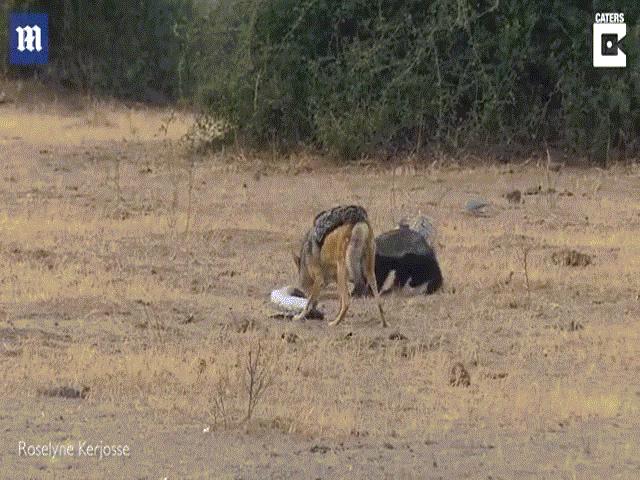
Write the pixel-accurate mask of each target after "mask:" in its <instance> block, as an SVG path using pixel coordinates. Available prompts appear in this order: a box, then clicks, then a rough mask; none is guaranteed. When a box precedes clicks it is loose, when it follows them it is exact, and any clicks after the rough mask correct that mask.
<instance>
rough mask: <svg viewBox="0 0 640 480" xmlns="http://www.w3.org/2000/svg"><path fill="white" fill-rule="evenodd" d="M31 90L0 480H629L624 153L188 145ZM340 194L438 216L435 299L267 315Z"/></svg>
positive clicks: (145, 115) (4, 189) (633, 473)
mask: <svg viewBox="0 0 640 480" xmlns="http://www.w3.org/2000/svg"><path fill="white" fill-rule="evenodd" d="M30 88H33V87H30V86H29V85H20V84H15V83H11V84H9V83H6V82H5V84H4V85H3V87H1V88H0V90H3V89H4V90H5V91H6V92H7V95H6V97H5V99H4V100H3V103H1V104H0V159H1V160H2V162H1V163H0V200H1V205H2V207H1V208H0V371H1V372H2V373H1V374H0V431H1V432H2V434H1V435H0V477H2V478H65V479H66V478H140V479H143V478H144V479H147V478H148V479H157V478H229V479H253V478H255V479H267V478H268V479H280V478H312V479H315V478H321V479H329V478H363V479H365V478H367V479H368V478H389V479H405V478H406V479H410V478H416V479H417V478H420V479H422V478H433V479H437V478H442V479H449V478H451V479H460V478H474V479H476V478H485V479H498V478H503V479H511V478H518V479H525V478H531V479H541V478H550V479H551V478H553V479H557V478H561V479H578V478H579V479H584V478H625V479H626V478H628V479H635V478H640V379H639V378H640V277H639V275H638V272H639V271H640V237H639V232H640V167H639V166H638V165H637V164H633V163H630V164H627V165H619V166H615V167H613V168H611V169H610V170H606V171H603V170H599V169H576V168H570V167H566V166H565V167H559V168H547V163H546V161H545V159H544V158H541V159H537V158H532V159H530V161H528V162H526V163H518V162H514V163H512V164H507V165H497V166H484V167H479V168H471V167H467V166H461V164H456V163H455V162H453V163H452V162H447V163H443V162H438V161H436V162H435V163H431V162H414V161H412V159H411V158H408V159H407V160H406V161H404V162H400V163H397V164H394V165H393V166H386V165H384V164H380V163H375V162H371V163H367V162H362V163H360V164H355V165H350V166H346V167H340V166H337V165H332V164H331V163H330V162H328V161H326V160H322V159H319V158H316V157H313V156H308V155H303V154H298V155H295V156H293V157H290V158H289V157H287V158H278V156H277V154H275V153H266V154H264V155H263V156H257V157H256V156H255V155H249V154H248V153H242V152H239V151H237V150H233V151H231V152H230V151H226V152H225V151H223V152H218V153H215V154H207V155H200V154H198V155H196V154H190V153H188V151H187V150H186V149H185V147H184V144H183V142H181V141H180V139H181V138H182V136H183V135H184V134H185V133H186V132H187V130H188V127H189V125H190V122H191V118H190V117H189V115H186V114H183V113H180V112H172V111H170V110H168V109H165V110H159V109H152V108H148V107H144V106H125V105H122V104H116V103H114V102H107V101H96V100H91V99H87V98H82V97H77V98H75V97H74V98H71V99H70V98H62V99H61V98H58V97H57V96H56V94H55V93H54V92H49V93H48V94H46V95H45V94H43V92H42V91H41V90H39V91H38V92H36V93H37V94H36V93H34V92H32V91H31V90H30ZM36 99H37V100H36ZM434 160H437V159H434ZM560 160H562V159H560ZM514 190H519V191H520V192H521V198H520V199H519V200H518V201H516V200H517V198H516V197H517V195H512V196H510V198H511V200H509V199H508V198H507V196H506V195H507V194H508V193H509V192H513V191H514ZM475 199H482V200H485V201H488V202H489V203H490V206H489V209H488V211H487V212H486V215H485V216H476V215H471V214H469V213H467V212H466V211H465V208H464V207H465V204H466V203H467V202H468V201H469V200H475ZM346 202H349V203H359V204H362V205H363V206H365V207H366V208H367V210H368V211H369V214H370V217H371V220H372V225H373V227H374V229H375V230H376V231H377V232H381V231H383V230H386V229H389V228H392V227H393V226H394V225H395V223H396V222H397V221H398V220H399V219H400V218H401V217H402V216H408V215H413V214H417V213H418V212H421V213H423V214H426V215H429V216H430V217H431V218H432V219H433V220H434V223H435V225H436V227H437V231H438V234H437V251H438V258H439V260H440V262H441V267H442V270H443V275H444V277H445V285H444V287H443V290H442V291H441V292H439V293H437V294H435V295H431V296H419V297H410V296H405V295H402V294H397V293H396V294H392V295H389V296H386V297H385V299H384V308H385V311H386V313H387V318H388V321H389V323H390V324H391V326H390V328H387V329H382V328H381V327H380V326H379V324H378V318H377V310H376V308H375V304H374V302H372V301H370V300H366V299H364V300H354V301H353V303H352V306H351V309H350V311H349V314H348V316H347V318H346V320H345V322H343V323H342V324H341V325H340V326H338V327H334V328H331V327H328V326H327V320H328V319H331V318H332V317H333V316H334V315H335V314H336V312H337V302H336V299H335V293H333V292H331V291H329V292H328V293H327V294H326V295H325V298H324V299H323V301H322V302H321V309H322V310H323V311H324V312H325V314H326V316H327V319H326V320H325V321H319V320H308V321H306V322H304V323H294V322H292V321H290V320H287V319H284V318H277V317H274V316H273V314H274V313H276V311H275V310H274V308H273V307H272V306H271V305H270V304H269V298H268V296H269V292H270V291H271V289H273V288H277V287H281V286H283V285H286V284H290V283H293V282H294V279H295V276H294V266H293V261H292V259H291V252H290V249H291V246H292V245H294V244H295V243H296V242H297V240H298V238H299V237H300V235H301V234H302V232H303V231H304V230H305V228H306V227H307V226H308V225H309V224H310V222H311V219H312V217H313V215H314V214H315V213H316V212H318V211H319V210H321V209H323V208H326V207H329V206H332V205H335V204H339V203H346ZM572 251H573V252H572ZM458 362H460V363H462V364H463V366H464V368H465V370H466V371H467V372H468V374H469V377H470V384H469V385H457V386H455V385H452V384H451V382H450V380H451V379H450V374H451V370H452V368H453V367H454V365H456V364H457V363H458ZM251 379H253V388H251V383H252V382H251ZM249 410H251V413H250V414H249ZM248 417H250V418H248ZM49 443H51V444H52V445H54V446H55V445H57V446H66V447H69V446H70V447H72V449H73V453H74V454H73V455H67V456H63V457H61V456H59V455H58V456H55V457H53V456H51V454H49V455H48V456H45V455H43V454H40V455H38V454H36V453H34V452H35V447H36V446H42V445H49ZM21 445H23V446H24V448H23V450H21ZM86 445H98V446H99V447H100V448H101V449H102V450H101V451H102V452H103V456H102V458H100V457H99V456H91V455H90V454H87V453H86V450H85V449H84V447H85V446H86ZM104 446H115V447H120V452H122V448H123V447H125V446H126V447H128V449H127V452H128V454H127V455H124V454H122V455H117V454H115V453H114V454H111V453H105V449H104V448H103V447H104ZM28 447H31V450H29V449H28ZM81 447H82V448H81ZM113 451H114V452H117V448H114V449H113ZM29 452H31V453H33V454H30V453H29ZM40 452H42V450H40Z"/></svg>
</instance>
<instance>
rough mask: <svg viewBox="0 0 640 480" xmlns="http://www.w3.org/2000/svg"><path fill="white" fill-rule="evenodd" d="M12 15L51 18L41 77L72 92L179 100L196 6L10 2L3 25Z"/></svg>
mask: <svg viewBox="0 0 640 480" xmlns="http://www.w3.org/2000/svg"><path fill="white" fill-rule="evenodd" d="M12 11H31V12H45V13H48V14H49V37H50V38H49V43H50V50H49V56H50V64H49V65H48V66H44V67H38V69H37V71H39V72H40V73H41V74H42V75H43V76H45V77H49V78H50V79H53V80H56V81H58V82H60V83H61V84H62V85H65V86H68V87H71V88H74V89H78V88H81V89H89V90H93V91H98V92H103V93H108V94H112V95H117V96H122V97H128V98H135V99H143V100H145V99H146V100H161V99H163V98H164V99H170V98H177V97H178V95H179V93H180V87H181V86H180V83H179V67H180V59H181V53H182V51H183V41H184V39H183V38H182V37H181V35H180V34H181V31H182V30H183V28H182V27H183V26H184V25H186V24H188V23H190V22H191V19H192V17H193V12H194V9H193V5H192V2H190V1H186V0H138V1H135V2H132V1H125V0H96V1H91V2H87V1H84V0H9V2H8V3H6V4H5V7H4V15H5V18H4V19H3V20H4V24H5V25H6V24H7V20H6V15H7V13H8V12H12ZM3 33H4V32H3ZM6 44H7V42H6V40H5V41H4V42H3V48H5V49H6ZM4 58H5V59H6V58H7V57H6V51H5V55H4ZM5 62H6V60H5ZM5 68H6V67H5ZM12 70H13V71H14V73H18V74H19V73H21V72H30V71H32V70H33V69H32V68H29V69H25V68H18V67H9V71H10V72H11V71H12Z"/></svg>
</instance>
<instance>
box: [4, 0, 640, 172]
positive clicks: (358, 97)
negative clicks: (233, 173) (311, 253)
mask: <svg viewBox="0 0 640 480" xmlns="http://www.w3.org/2000/svg"><path fill="white" fill-rule="evenodd" d="M24 9H29V10H31V11H47V12H49V13H50V16H51V17H50V18H51V20H50V24H51V25H50V29H51V45H52V48H51V57H52V62H51V65H49V66H48V67H46V68H43V69H41V71H42V73H44V74H47V75H48V76H50V77H51V78H55V79H58V80H59V81H60V82H62V83H63V84H67V85H69V86H72V87H74V88H78V87H80V88H87V89H94V90H98V91H101V92H106V93H110V94H114V95H120V96H125V97H131V98H136V99H143V100H144V99H154V98H158V97H165V98H173V99H176V98H183V99H186V100H188V101H193V102H194V103H195V104H196V105H199V106H200V107H201V108H202V109H203V110H204V111H205V112H206V113H207V114H208V115H209V118H208V119H203V121H202V122H201V123H200V125H202V126H203V128H205V129H207V132H209V131H218V130H217V129H215V128H214V129H212V128H211V126H212V122H211V119H216V120H222V121H223V122H224V123H225V125H226V126H227V127H228V128H227V129H226V136H225V138H223V141H238V140H240V141H242V142H245V143H246V144H248V145H255V146H258V147H261V146H264V145H279V146H282V147H292V146H296V145H299V144H304V145H307V146H314V147H318V148H320V149H322V150H325V151H329V152H333V153H336V154H338V155H340V156H342V157H347V158H354V157H357V156H359V155H362V154H368V153H374V152H381V151H387V152H396V151H403V150H404V151H406V150H413V149H421V148H423V147H425V146H430V145H438V146H441V147H445V148H446V147H449V148H452V149H459V148H467V149H474V148H475V149H485V148H494V147H495V148H501V149H521V148H523V147H524V148H539V146H540V145H542V144H544V143H545V142H547V143H549V144H554V145H559V146H564V147H570V148H573V149H575V150H576V151H578V152H580V153H583V154H587V155H588V156H590V157H591V158H592V159H596V160H599V161H600V160H602V159H603V158H607V157H608V156H609V152H610V151H613V150H618V151H620V152H623V153H627V154H637V153H638V152H640V140H639V139H640V67H639V66H640V25H639V24H638V20H639V19H640V3H638V2H632V1H631V0H626V1H618V2H616V3H615V4H614V2H611V1H593V2H566V1H563V0H538V1H534V2H520V1H516V0H501V1H498V0H479V1H470V0H454V1H450V0H403V1H401V0H385V1H381V0H379V1H371V0H156V1H152V0H136V1H133V2H132V1H124V0H96V1H95V2H86V1H81V0H50V1H45V0H9V1H8V3H5V5H4V7H3V9H2V10H0V16H2V15H4V16H5V18H0V20H4V23H5V24H6V14H7V12H8V11H13V10H24ZM598 11H609V12H611V11H622V12H624V13H625V19H626V23H627V26H628V34H627V38H626V39H625V40H624V42H623V45H624V51H625V52H626V54H627V59H628V65H629V66H628V67H627V68H626V69H596V68H593V67H592V54H591V36H592V34H591V28H592V27H591V26H592V23H593V18H594V13H595V12H598ZM1 35H5V38H3V37H1V36H0V43H1V46H0V48H4V49H5V50H4V51H3V50H0V53H4V57H5V58H6V31H3V32H2V33H1ZM14 71H15V72H18V73H19V70H18V69H14Z"/></svg>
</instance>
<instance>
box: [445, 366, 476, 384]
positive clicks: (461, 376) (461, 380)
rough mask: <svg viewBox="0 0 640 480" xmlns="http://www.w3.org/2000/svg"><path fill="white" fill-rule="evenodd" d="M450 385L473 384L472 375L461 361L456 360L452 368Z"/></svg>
mask: <svg viewBox="0 0 640 480" xmlns="http://www.w3.org/2000/svg"><path fill="white" fill-rule="evenodd" d="M449 385H451V386H452V387H468V386H469V385H471V376H470V375H469V372H467V369H466V368H464V365H463V364H462V363H461V362H456V363H455V364H454V365H453V367H452V368H451V373H450V375H449Z"/></svg>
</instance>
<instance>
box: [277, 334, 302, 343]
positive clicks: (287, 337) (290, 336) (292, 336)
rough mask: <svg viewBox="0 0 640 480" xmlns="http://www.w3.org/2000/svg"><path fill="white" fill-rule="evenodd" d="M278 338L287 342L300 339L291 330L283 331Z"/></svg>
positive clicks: (294, 341)
mask: <svg viewBox="0 0 640 480" xmlns="http://www.w3.org/2000/svg"><path fill="white" fill-rule="evenodd" d="M280 338H282V340H284V341H285V342H287V343H296V342H297V341H298V340H299V339H300V337H298V335H296V334H295V333H293V332H289V333H283V334H282V336H281V337H280Z"/></svg>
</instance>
